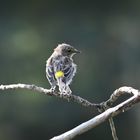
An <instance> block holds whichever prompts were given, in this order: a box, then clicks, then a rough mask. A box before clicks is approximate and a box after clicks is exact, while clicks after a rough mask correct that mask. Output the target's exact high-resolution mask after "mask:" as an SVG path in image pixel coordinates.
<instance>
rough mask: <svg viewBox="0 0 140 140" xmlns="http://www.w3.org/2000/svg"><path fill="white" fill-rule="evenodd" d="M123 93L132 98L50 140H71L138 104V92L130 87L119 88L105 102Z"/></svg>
mask: <svg viewBox="0 0 140 140" xmlns="http://www.w3.org/2000/svg"><path fill="white" fill-rule="evenodd" d="M125 92H126V93H128V94H133V96H132V97H130V98H129V99H127V100H126V101H124V102H122V103H120V104H119V105H117V106H115V107H112V108H109V109H107V110H106V111H105V112H103V113H101V114H100V115H98V116H96V117H94V118H93V119H91V120H89V121H87V122H85V123H82V124H81V125H79V126H77V127H75V128H73V129H72V130H70V131H67V132H65V133H63V134H61V135H59V136H56V137H54V138H52V139H51V140H71V139H73V138H74V137H76V136H77V135H81V134H83V133H85V132H86V131H88V130H90V129H92V128H94V127H96V126H98V125H99V124H101V123H103V122H104V121H106V120H107V119H109V118H112V117H114V116H116V115H118V114H120V113H122V112H124V111H126V110H128V109H130V108H132V107H133V106H134V105H135V104H136V103H138V102H140V92H139V91H138V90H136V89H133V88H131V87H121V88H119V89H118V90H116V91H115V92H114V93H113V95H112V96H111V98H110V99H109V100H108V101H107V102H111V103H113V102H114V101H115V100H116V99H117V98H114V97H118V96H120V95H122V94H124V93H125ZM116 95H118V96H116ZM113 96H114V97H113Z"/></svg>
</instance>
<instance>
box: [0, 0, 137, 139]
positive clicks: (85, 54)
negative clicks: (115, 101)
mask: <svg viewBox="0 0 140 140" xmlns="http://www.w3.org/2000/svg"><path fill="white" fill-rule="evenodd" d="M63 42H65V43H68V44H71V45H73V46H75V47H76V48H77V49H79V50H81V51H82V54H80V55H77V56H75V62H76V64H78V72H77V74H76V77H75V78H74V80H73V83H72V85H71V88H72V91H73V94H76V95H79V96H81V97H84V98H86V99H88V100H90V101H92V102H95V103H100V102H102V101H105V100H107V99H108V97H109V96H110V94H111V93H112V92H113V91H114V90H115V89H116V88H118V87H120V86H124V85H127V86H133V87H135V88H139V87H140V78H139V75H140V64H139V63H140V1H139V0H118V1H112V0H106V1H104V0H92V1H89V0H87V1H83V0H81V1H80V0H69V1H67V0H59V1H58V0H29V1H26V0H25V1H23V0H21V1H18V0H17V1H14V0H13V1H10V0H9V1H8V0H5V1H1V2H0V83H1V84H10V83H28V84H36V85H38V86H43V87H45V88H49V87H50V85H49V83H48V81H47V79H46V77H45V63H46V62H45V61H46V59H47V58H48V57H49V56H50V54H51V53H52V51H53V49H54V48H55V47H56V45H57V44H59V43H63ZM0 93H1V94H0V140H48V139H49V138H51V137H53V136H55V135H59V134H61V133H63V132H65V131H68V130H70V129H72V128H73V127H75V126H77V125H79V124H81V123H82V122H84V121H87V120H88V119H91V118H92V117H94V116H95V115H97V112H94V111H93V110H90V109H87V108H83V107H81V106H80V105H78V104H76V103H71V102H66V101H63V100H60V99H57V98H55V97H49V96H46V95H42V94H38V93H35V92H31V91H28V90H16V91H15V90H14V91H11V90H8V91H0ZM139 114H140V111H139V106H137V107H135V108H133V109H132V110H129V111H128V112H126V113H123V114H121V115H119V116H117V117H115V118H114V120H115V124H116V127H117V133H118V137H119V138H120V139H121V140H122V139H127V140H132V139H133V140H139V139H140V133H139V129H140V115H139ZM75 139H76V140H93V139H94V140H100V139H104V140H112V136H111V132H110V127H109V124H108V122H105V123H103V124H102V125H100V126H98V127H97V128H95V129H93V130H91V131H89V132H87V133H85V134H83V135H81V136H78V137H76V138H75Z"/></svg>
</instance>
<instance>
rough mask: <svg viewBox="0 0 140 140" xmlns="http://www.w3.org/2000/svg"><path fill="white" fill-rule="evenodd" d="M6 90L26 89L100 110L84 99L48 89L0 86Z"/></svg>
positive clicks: (96, 105)
mask: <svg viewBox="0 0 140 140" xmlns="http://www.w3.org/2000/svg"><path fill="white" fill-rule="evenodd" d="M8 89H28V90H31V91H35V92H39V93H43V94H47V95H49V96H55V97H59V98H62V99H65V100H67V101H73V102H76V103H78V104H80V105H82V106H84V107H91V108H93V109H94V110H98V109H99V108H100V105H99V104H95V103H91V102H89V101H87V100H86V99H83V98H81V97H80V96H76V95H72V94H66V95H62V94H60V93H59V92H52V91H51V90H50V89H45V88H42V87H39V86H36V85H29V84H20V83H19V84H10V85H0V90H8Z"/></svg>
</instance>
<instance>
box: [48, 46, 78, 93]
mask: <svg viewBox="0 0 140 140" xmlns="http://www.w3.org/2000/svg"><path fill="white" fill-rule="evenodd" d="M77 53H80V51H78V50H77V49H75V48H74V47H73V46H71V45H69V44H65V43H62V44H59V45H58V46H57V47H56V48H55V49H54V52H53V54H52V55H51V56H50V58H49V59H48V60H47V61H46V77H47V79H48V81H49V83H50V85H51V90H52V91H55V89H56V86H58V87H59V91H60V94H71V93H72V91H71V90H70V88H69V85H70V83H71V82H72V79H73V77H74V75H75V73H76V68H77V65H76V64H74V62H73V59H72V57H73V55H74V54H77Z"/></svg>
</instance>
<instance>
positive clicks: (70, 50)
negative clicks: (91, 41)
mask: <svg viewBox="0 0 140 140" xmlns="http://www.w3.org/2000/svg"><path fill="white" fill-rule="evenodd" d="M54 52H56V53H57V54H60V55H63V56H68V57H72V56H73V55H74V54H77V53H81V52H80V51H78V50H77V49H75V48H74V47H73V46H71V45H69V44H65V43H62V44H59V45H58V46H57V47H56V48H55V49H54Z"/></svg>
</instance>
